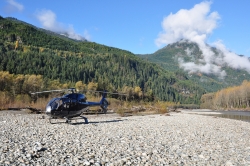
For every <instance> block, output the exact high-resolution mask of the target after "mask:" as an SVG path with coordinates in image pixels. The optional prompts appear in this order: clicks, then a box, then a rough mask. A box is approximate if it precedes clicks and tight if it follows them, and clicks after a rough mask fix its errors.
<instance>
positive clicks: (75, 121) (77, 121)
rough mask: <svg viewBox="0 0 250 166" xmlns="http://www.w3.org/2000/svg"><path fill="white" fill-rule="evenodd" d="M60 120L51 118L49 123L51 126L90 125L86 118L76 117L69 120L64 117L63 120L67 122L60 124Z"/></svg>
mask: <svg viewBox="0 0 250 166" xmlns="http://www.w3.org/2000/svg"><path fill="white" fill-rule="evenodd" d="M58 119H60V118H57V117H53V118H49V122H50V124H57V123H67V124H72V125H75V124H88V123H89V122H88V119H87V118H86V117H84V116H78V117H75V118H70V119H69V118H67V117H64V118H63V119H65V122H62V121H61V122H59V121H58ZM82 119H84V122H82Z"/></svg>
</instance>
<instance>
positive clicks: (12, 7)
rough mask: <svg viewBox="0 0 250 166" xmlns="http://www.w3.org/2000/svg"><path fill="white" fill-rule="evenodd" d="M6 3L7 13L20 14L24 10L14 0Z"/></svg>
mask: <svg viewBox="0 0 250 166" xmlns="http://www.w3.org/2000/svg"><path fill="white" fill-rule="evenodd" d="M6 1H7V3H8V6H6V7H5V11H6V12H7V13H12V12H16V11H17V12H22V11H23V9H24V6H23V5H22V4H20V3H18V2H16V1H15V0H6Z"/></svg>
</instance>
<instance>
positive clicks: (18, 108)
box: [1, 106, 43, 114]
mask: <svg viewBox="0 0 250 166" xmlns="http://www.w3.org/2000/svg"><path fill="white" fill-rule="evenodd" d="M23 109H28V110H30V111H31V113H35V114H41V113H43V110H41V109H37V108H32V107H30V106H28V107H23V108H20V107H9V108H7V109H1V110H15V111H18V110H19V111H20V110H23Z"/></svg>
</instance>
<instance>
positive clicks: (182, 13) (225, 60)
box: [155, 1, 250, 78]
mask: <svg viewBox="0 0 250 166" xmlns="http://www.w3.org/2000/svg"><path fill="white" fill-rule="evenodd" d="M211 4H212V3H211V2H209V1H204V2H201V3H199V4H196V5H195V6H194V7H193V8H191V9H189V10H187V9H181V10H179V11H178V12H177V13H175V14H173V13H171V14H170V15H168V16H167V17H165V18H164V19H163V21H162V28H163V31H162V32H161V33H159V35H158V38H157V39H156V40H155V43H156V45H157V46H161V45H163V44H170V43H174V42H177V41H179V40H182V39H186V40H188V41H191V42H195V43H197V44H198V46H199V48H200V50H201V51H202V57H203V58H202V59H200V60H198V62H199V63H194V62H184V61H183V59H181V58H179V65H180V66H181V67H182V68H183V69H184V70H187V71H190V72H202V73H207V74H211V73H212V74H216V75H218V76H219V77H221V78H223V77H224V76H225V75H226V73H225V71H223V70H221V66H223V65H228V66H230V67H232V68H235V69H244V70H247V71H248V72H249V73H250V62H249V61H248V60H246V59H247V58H246V57H240V56H238V55H236V54H234V53H232V52H230V51H228V50H227V48H226V47H225V46H224V45H223V43H222V41H216V42H214V43H213V44H212V45H213V46H214V47H216V48H217V49H219V50H220V54H219V55H216V54H215V53H214V52H213V51H212V50H211V47H209V46H208V45H207V44H206V40H207V37H208V36H209V35H210V34H212V32H213V30H214V29H215V28H217V26H218V20H219V19H220V15H219V13H218V12H210V6H211Z"/></svg>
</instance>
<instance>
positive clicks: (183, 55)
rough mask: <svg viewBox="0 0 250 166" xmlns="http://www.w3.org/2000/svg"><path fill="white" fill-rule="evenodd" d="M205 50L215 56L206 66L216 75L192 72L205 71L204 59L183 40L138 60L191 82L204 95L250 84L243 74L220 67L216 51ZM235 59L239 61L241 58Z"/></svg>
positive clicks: (239, 70) (248, 78)
mask: <svg viewBox="0 0 250 166" xmlns="http://www.w3.org/2000/svg"><path fill="white" fill-rule="evenodd" d="M207 47H208V48H209V50H211V51H213V53H214V55H215V56H214V59H215V60H214V61H213V62H211V64H209V65H213V67H214V68H218V69H219V71H218V72H217V73H216V72H215V73H212V72H211V73H206V72H205V73H204V72H202V71H201V70H200V71H199V70H198V69H197V70H196V68H199V67H205V65H206V63H205V62H204V56H203V53H202V51H201V50H200V48H199V46H198V45H197V44H196V43H193V42H190V41H186V40H181V41H179V42H176V43H172V44H169V45H167V46H166V47H164V48H162V49H160V50H158V51H156V52H155V53H153V54H147V55H138V56H139V57H141V58H143V59H145V60H147V61H149V62H153V63H156V64H158V65H159V66H161V67H163V68H164V69H165V70H166V71H168V72H169V71H171V72H174V73H175V75H176V77H177V78H180V77H186V79H189V80H192V81H193V82H194V83H195V84H197V85H199V86H201V87H203V88H204V89H205V90H206V91H207V92H214V91H217V90H220V89H222V88H225V87H228V86H234V85H240V84H241V83H242V81H243V80H250V74H249V73H248V72H247V71H246V70H243V69H235V68H233V67H230V66H229V65H227V64H226V63H223V62H222V60H221V59H222V58H219V56H222V55H221V51H220V50H218V49H216V48H214V47H210V46H208V45H207ZM238 56H241V57H242V55H238ZM248 59H249V58H248ZM235 63H236V62H235ZM184 65H185V66H184ZM188 65H190V66H188ZM183 66H184V67H183ZM231 66H232V65H231ZM185 67H186V68H185ZM188 67H189V68H188ZM187 69H189V70H187ZM195 70H196V71H195ZM222 74H224V75H222ZM221 75H222V76H223V77H222V76H221Z"/></svg>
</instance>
